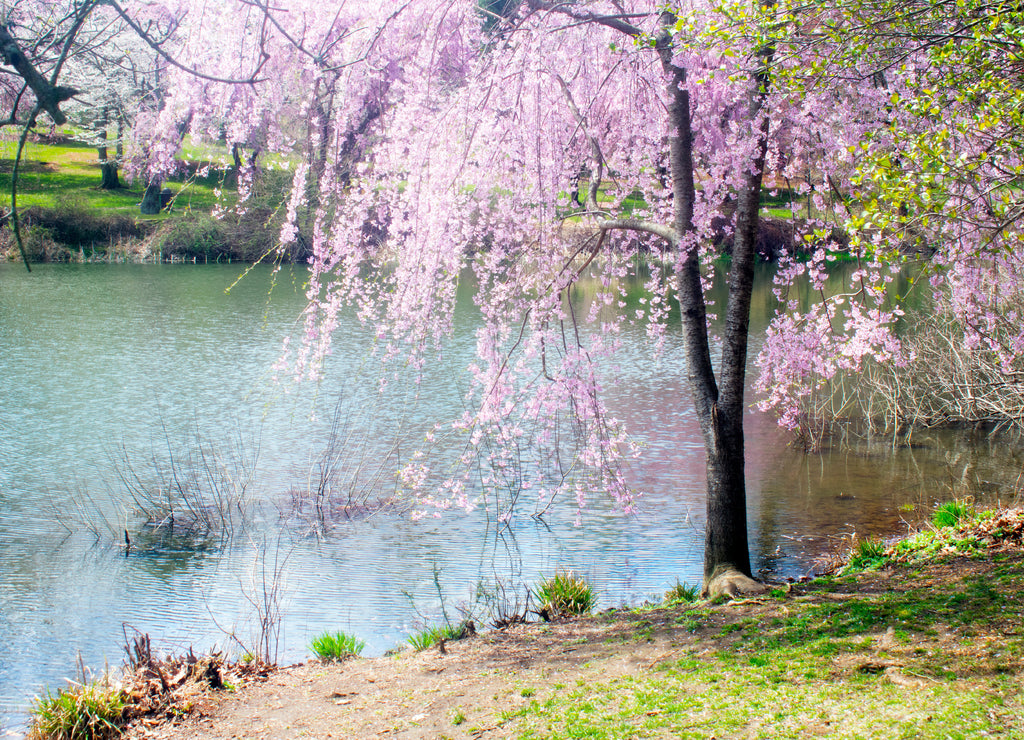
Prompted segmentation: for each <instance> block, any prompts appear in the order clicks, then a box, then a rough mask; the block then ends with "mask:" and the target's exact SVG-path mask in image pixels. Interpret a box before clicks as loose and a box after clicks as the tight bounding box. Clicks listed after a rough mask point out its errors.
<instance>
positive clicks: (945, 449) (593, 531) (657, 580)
mask: <svg viewBox="0 0 1024 740" xmlns="http://www.w3.org/2000/svg"><path fill="white" fill-rule="evenodd" d="M239 273H240V268H239V267H237V266H235V267H232V266H204V267H196V266H160V265H130V266H116V265H71V266H39V267H37V268H34V270H33V272H32V274H31V275H29V274H27V273H26V272H25V271H24V268H22V267H19V266H16V265H0V383H2V395H0V398H2V400H0V641H2V644H3V645H4V650H2V651H0V731H3V730H6V731H8V732H10V733H16V732H17V730H18V728H19V727H21V726H22V725H23V723H24V717H25V711H26V709H27V706H28V702H29V700H30V698H31V696H33V695H34V694H35V693H37V692H39V691H40V690H41V689H42V687H44V686H47V685H48V686H57V685H59V684H60V682H61V680H62V679H63V678H64V677H67V676H71V675H73V673H74V665H75V663H76V660H77V657H78V655H79V654H80V655H81V656H82V659H83V660H84V662H85V663H86V664H87V665H90V666H95V667H99V666H103V665H104V663H109V664H110V665H113V666H116V665H118V664H120V662H121V660H122V657H123V653H122V648H121V645H123V643H124V636H125V634H128V635H131V634H134V631H135V630H138V631H141V632H148V633H149V634H150V635H152V636H153V639H154V644H155V645H157V646H158V647H159V648H160V649H161V650H166V651H176V650H184V649H187V648H188V647H189V646H190V645H192V646H195V647H196V649H197V650H201V649H209V648H210V647H212V646H214V645H215V644H216V645H220V646H225V647H227V648H228V649H231V650H235V651H237V650H239V649H240V646H241V645H244V646H250V645H252V644H254V640H255V636H256V633H257V631H256V629H255V619H256V616H257V615H256V614H255V610H254V608H253V605H252V601H253V599H254V598H255V597H256V596H258V595H261V594H262V591H263V588H264V587H265V586H266V585H267V584H269V583H272V582H273V583H277V584H278V585H279V588H280V592H279V593H280V599H279V604H280V607H281V614H282V616H283V621H282V623H281V632H280V635H279V636H278V637H279V639H278V640H276V644H277V646H278V658H279V660H280V661H282V662H293V661H297V660H301V659H302V658H303V657H304V656H305V655H306V653H307V650H306V645H307V644H308V642H309V640H310V638H311V637H312V636H314V635H316V634H318V633H320V632H322V631H324V630H326V629H344V630H346V631H348V632H351V633H354V634H356V635H358V636H359V637H360V638H362V639H364V640H365V641H366V642H367V652H369V653H380V652H382V651H384V650H385V649H387V648H389V647H392V646H393V645H395V644H396V643H398V642H399V641H401V640H402V639H404V637H405V636H406V635H408V634H409V633H410V632H412V631H414V630H416V629H418V628H420V627H422V626H423V625H424V623H428V622H434V621H436V620H438V619H440V618H441V614H442V611H443V610H447V612H448V613H449V615H450V616H453V617H454V616H455V615H456V614H457V613H458V609H459V608H460V607H461V608H469V607H472V605H473V604H474V603H476V604H479V603H480V602H481V601H484V600H486V597H487V594H488V593H490V591H491V589H492V588H493V584H494V583H495V582H497V581H501V582H504V583H506V584H517V583H523V582H527V583H529V582H533V581H534V580H536V578H537V577H538V575H539V574H550V573H551V572H552V571H553V570H554V569H555V568H556V567H558V568H573V569H576V570H577V571H580V572H583V573H585V574H586V575H587V576H588V577H589V578H590V579H591V580H592V581H593V582H594V583H595V584H596V586H597V588H598V590H599V592H600V594H601V605H602V606H610V605H618V604H620V603H622V602H635V601H639V600H642V599H644V598H647V597H651V596H652V595H655V594H659V593H661V592H663V591H664V590H665V589H666V588H667V587H669V586H670V585H672V584H673V583H675V580H676V578H680V579H682V580H683V581H690V582H697V581H699V578H700V560H701V555H702V517H703V497H702V493H703V463H702V450H701V443H700V438H699V435H698V433H697V426H696V421H695V419H694V418H693V413H692V410H691V408H690V404H689V402H688V400H687V395H686V393H685V389H684V387H683V378H682V371H681V348H680V346H679V344H678V343H677V342H676V341H675V339H674V338H672V337H670V341H669V343H668V346H667V348H666V349H665V351H664V352H663V353H662V354H661V355H660V356H659V357H657V358H656V359H652V357H651V353H650V348H649V346H648V345H647V343H646V340H645V339H644V337H643V335H642V331H638V332H637V334H636V335H635V336H629V335H627V337H626V347H625V349H624V355H623V358H622V361H621V362H620V363H619V367H618V369H617V370H616V371H615V372H614V373H612V374H611V375H610V376H609V377H608V378H607V381H606V384H607V386H608V388H609V392H608V396H607V400H608V403H609V405H610V406H611V408H612V410H613V412H614V413H615V414H616V415H618V416H619V417H620V418H623V419H624V420H625V421H626V422H627V423H628V424H629V426H630V428H631V429H632V431H633V433H634V434H635V436H636V437H637V439H638V440H639V441H640V442H641V443H642V444H643V445H644V448H645V451H644V455H643V457H642V458H641V459H640V460H638V461H636V462H635V463H633V464H632V467H631V469H630V471H629V475H630V477H631V480H632V483H633V484H634V486H635V487H636V488H637V489H639V490H643V491H647V492H649V493H648V495H646V496H645V498H644V499H643V500H642V503H641V511H640V513H639V514H638V515H636V516H634V517H624V516H620V515H616V514H613V513H609V512H607V511H604V510H600V509H595V510H594V511H592V512H590V513H588V514H587V515H586V516H584V518H583V521H582V524H581V526H574V524H573V519H574V517H575V511H574V510H571V509H568V508H566V509H561V508H559V507H557V506H556V507H554V508H553V509H552V510H551V511H550V512H549V514H548V515H547V516H546V517H545V518H544V520H543V521H538V520H535V519H532V518H530V517H529V516H527V514H528V513H529V511H526V512H525V513H524V514H523V515H522V516H520V517H518V518H516V519H514V520H513V521H512V526H510V527H509V528H508V529H506V530H504V531H503V532H502V534H501V535H500V536H496V535H495V534H494V530H493V527H491V526H489V522H488V518H487V515H486V513H484V512H480V513H477V514H474V515H470V516H451V517H448V518H445V519H443V520H440V521H438V520H428V521H422V522H418V523H417V522H413V521H411V520H410V518H409V517H408V516H407V515H405V514H404V513H401V512H396V511H392V512H388V511H384V512H378V513H376V514H374V515H373V516H369V517H355V518H353V519H351V520H347V519H345V518H344V517H339V516H334V517H331V516H328V517H327V524H328V526H326V527H324V526H318V523H317V519H316V517H314V516H312V515H311V513H310V509H309V508H308V506H303V505H302V502H303V501H304V500H308V496H305V497H304V495H303V494H304V493H308V492H309V491H310V490H311V489H313V490H315V488H316V482H317V480H318V473H317V471H318V470H319V468H318V466H317V461H318V460H319V459H321V458H322V456H323V453H324V451H325V450H326V449H329V448H330V447H331V445H332V440H334V442H335V444H334V447H335V449H337V450H339V451H342V450H343V451H344V454H343V455H339V456H338V462H337V465H336V467H335V470H336V472H337V474H338V479H339V480H342V481H343V482H349V483H352V485H353V486H354V487H353V488H352V490H353V495H354V496H355V499H356V500H360V499H361V498H362V496H363V495H364V494H365V495H369V496H370V497H371V499H374V498H379V497H382V496H387V495H388V494H389V493H390V492H392V491H393V490H394V485H395V484H394V478H393V476H392V475H391V474H390V469H389V465H391V464H392V463H393V462H394V461H396V460H400V459H403V458H404V456H405V455H406V454H408V452H410V451H411V450H412V449H413V447H414V445H415V444H416V443H417V440H420V439H422V437H423V434H424V432H425V431H426V429H427V428H428V427H429V425H430V424H431V423H432V422H434V421H437V420H444V419H450V418H454V417H455V416H456V415H457V414H458V413H459V410H460V409H461V399H462V395H463V393H464V391H465V388H464V386H463V383H462V381H460V377H461V374H460V371H461V370H462V368H464V367H465V365H466V362H467V361H468V359H469V355H470V353H471V351H472V346H473V337H472V329H473V326H474V315H473V312H472V308H471V302H470V301H469V296H468V295H465V296H462V298H463V299H464V300H462V301H461V303H460V306H461V309H460V310H461V311H462V313H461V315H460V316H459V317H458V321H457V324H458V326H459V332H458V336H457V337H456V339H455V341H453V343H452V345H451V346H450V347H449V348H448V349H447V350H446V352H445V354H444V356H443V357H441V358H439V359H437V360H436V361H434V362H433V363H432V364H431V366H430V368H429V369H428V372H427V375H426V377H425V378H424V380H423V381H422V382H421V383H420V384H419V385H418V386H413V385H412V384H409V383H402V382H401V378H397V379H396V380H395V381H393V382H392V383H390V385H389V388H390V390H389V392H388V394H386V395H385V396H379V395H378V393H377V388H378V385H379V372H378V366H377V364H376V363H375V361H374V360H373V358H372V357H371V356H370V355H369V353H368V347H369V346H370V339H371V337H370V336H369V334H368V333H367V332H365V331H364V330H362V329H360V328H359V327H358V325H357V324H356V323H355V322H353V321H348V322H347V323H345V324H344V326H343V327H342V329H341V331H340V332H339V334H338V338H337V343H336V346H335V352H334V355H333V358H332V361H331V363H332V364H331V366H330V370H329V373H328V377H327V379H326V380H325V382H324V383H322V384H321V385H320V386H319V388H317V387H311V386H301V387H292V386H291V384H287V383H286V384H283V385H282V384H277V383H275V382H274V381H273V379H272V377H271V371H270V368H271V365H272V364H273V362H274V361H275V360H276V359H277V357H278V355H279V353H280V350H281V340H282V337H284V336H285V335H286V334H288V333H289V332H291V331H293V330H294V329H295V327H296V317H297V316H298V314H299V312H300V310H301V308H302V305H303V299H302V295H301V282H302V279H303V275H302V273H301V271H300V272H296V273H290V272H287V271H285V272H283V273H281V274H280V275H278V277H277V279H276V285H274V286H273V290H272V291H271V287H272V285H271V284H272V277H271V273H270V271H269V270H263V269H256V270H254V271H253V272H252V273H251V274H249V275H248V276H247V277H246V278H245V279H244V280H242V281H241V282H239V283H238V284H237V285H235V287H234V288H232V290H231V291H230V292H225V289H226V288H227V287H228V286H230V285H232V283H234V282H235V280H236V278H237V277H238V275H239ZM767 295H768V293H767V289H764V290H761V291H760V292H759V293H758V296H757V298H756V300H755V310H756V307H757V306H758V305H762V306H763V305H765V304H767V302H768V299H767V297H766V296H767ZM763 322H764V318H763V317H756V316H755V320H754V323H755V326H761V327H763ZM335 409H337V410H338V413H337V414H335V413H334V410H335ZM335 420H336V421H335ZM332 422H335V423H333V429H334V431H333V433H332ZM748 429H749V435H750V437H749V442H748V451H749V456H750V460H749V463H748V481H749V482H748V485H749V499H750V501H749V516H750V523H751V527H750V538H751V547H752V553H753V557H754V560H755V564H754V567H755V568H756V569H769V570H772V571H774V572H775V573H777V574H779V575H781V576H787V575H788V576H796V575H800V574H803V573H805V572H807V571H808V570H809V569H810V568H811V567H812V564H813V562H814V560H815V558H817V557H820V556H821V555H822V554H823V553H827V552H829V551H830V550H832V549H835V548H838V547H840V546H841V543H842V542H843V539H842V538H843V537H844V536H847V535H849V534H850V533H852V532H854V531H856V532H857V533H858V534H862V535H863V534H868V533H876V532H878V533H891V532H894V531H897V530H898V529H900V528H901V526H902V524H901V519H902V518H904V517H906V518H908V519H910V520H914V519H917V518H919V517H921V516H924V515H925V514H926V512H927V508H928V507H930V506H931V505H933V504H934V502H935V501H936V500H941V499H945V498H949V497H951V496H952V495H963V494H972V495H976V496H979V497H986V498H988V499H1001V500H1002V501H1003V502H1004V503H1005V502H1009V501H1012V500H1013V499H1014V497H1015V495H1016V488H1015V485H1016V483H1015V481H1016V478H1017V474H1018V472H1019V471H1020V469H1021V460H1020V454H1019V452H1018V450H1017V448H1016V446H1014V445H1011V444H1004V443H1000V442H995V441H990V440H987V439H985V438H984V437H977V438H973V437H972V436H970V435H966V434H961V435H954V434H949V433H942V434H924V435H920V436H919V437H917V438H916V440H915V444H914V446H913V447H911V448H904V449H898V450H893V449H892V448H891V447H889V446H888V445H886V444H884V443H881V444H878V445H876V446H871V445H864V446H861V447H860V448H858V449H856V450H845V451H838V450H837V451H834V452H826V453H824V454H822V455H815V456H808V455H804V454H801V453H799V452H797V451H794V450H792V449H790V448H789V447H788V446H787V442H788V440H787V438H786V437H785V436H784V435H783V434H781V433H780V432H779V431H778V430H777V429H776V428H775V426H774V424H773V422H772V421H771V420H770V419H768V418H765V417H763V416H761V415H759V414H757V413H755V412H753V411H751V413H750V417H749V419H748ZM200 451H203V453H204V454H205V455H207V457H206V458H201V457H200V456H199V453H200ZM257 451H258V456H257V455H256V454H255V453H256V452H257ZM214 456H216V458H217V460H218V461H219V462H218V464H223V465H224V469H225V470H228V471H230V472H232V473H233V474H235V473H237V474H238V475H241V472H240V471H246V470H249V468H247V466H246V464H245V463H244V461H245V460H250V461H251V460H253V459H256V460H257V462H256V467H255V470H250V473H251V477H252V482H251V484H250V485H249V487H248V489H247V499H246V500H247V501H248V502H249V503H248V504H247V508H246V516H245V517H244V518H245V519H246V521H249V522H251V524H250V525H249V526H246V527H244V528H243V527H241V526H240V525H238V524H237V522H239V521H241V520H242V519H243V516H242V513H241V512H237V514H236V517H235V520H234V521H235V522H236V526H235V527H234V528H228V530H227V533H225V530H224V529H223V528H222V529H221V530H220V531H219V533H217V534H212V535H204V536H184V535H180V534H174V535H173V536H171V535H168V534H167V532H166V530H161V531H155V530H152V529H146V528H141V529H140V528H139V526H138V520H137V517H136V515H135V514H133V513H131V512H129V511H128V507H127V506H126V504H125V503H124V502H125V501H126V500H127V499H126V487H125V484H124V481H123V480H122V478H128V479H129V481H130V480H131V479H132V476H133V475H137V476H138V478H139V479H140V480H141V479H146V480H153V479H155V478H156V477H159V476H157V475H156V471H159V470H164V471H165V472H166V469H167V461H168V460H170V459H172V458H173V459H174V460H175V461H176V463H177V465H178V466H179V468H186V469H187V468H189V466H190V465H192V468H191V469H193V470H196V469H198V470H200V471H202V470H207V469H209V468H203V467H202V466H199V467H198V468H197V467H196V466H195V463H196V462H197V461H199V462H200V463H201V462H202V460H203V459H207V460H210V459H212V458H213V457H214ZM220 485H221V486H224V483H223V481H220ZM335 513H336V514H337V512H335ZM357 513H358V512H357ZM126 525H127V526H128V527H129V528H130V529H131V531H132V532H133V533H134V535H133V536H134V543H133V544H134V546H133V548H132V550H131V551H130V553H129V555H128V556H127V557H126V556H125V554H124V549H123V547H121V546H120V545H121V542H122V540H123V530H124V528H125V526H126ZM178 532H179V533H180V527H179V529H178ZM229 535H233V536H229ZM479 608H480V607H479V606H477V609H478V613H479ZM232 635H233V637H232Z"/></svg>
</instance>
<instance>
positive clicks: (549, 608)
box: [536, 570, 597, 616]
mask: <svg viewBox="0 0 1024 740" xmlns="http://www.w3.org/2000/svg"><path fill="white" fill-rule="evenodd" d="M536 596H537V601H538V602H540V605H541V611H542V612H545V611H546V612H547V613H548V614H549V615H550V616H575V615H579V614H588V613H589V612H590V611H591V610H592V609H593V608H594V604H595V603H597V595H596V594H595V593H594V589H593V587H592V586H591V585H590V584H589V583H587V581H586V579H584V578H583V577H582V576H578V575H576V574H575V573H573V572H572V571H571V570H570V571H562V572H558V571H556V572H555V575H554V576H553V577H551V578H546V579H542V580H541V581H540V583H538V584H537V588H536Z"/></svg>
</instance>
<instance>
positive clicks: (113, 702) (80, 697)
mask: <svg viewBox="0 0 1024 740" xmlns="http://www.w3.org/2000/svg"><path fill="white" fill-rule="evenodd" d="M124 709H125V702H124V695H123V694H122V692H121V691H119V690H115V689H113V688H111V686H110V685H109V684H108V683H106V682H105V681H104V682H100V681H95V682H92V683H87V684H84V685H72V686H69V687H68V688H65V689H58V690H57V693H56V694H53V693H50V691H49V689H47V690H46V692H45V693H44V694H43V695H42V696H40V697H38V698H36V700H35V702H34V706H33V707H32V730H31V734H30V737H32V738H37V739H38V740H85V739H86V738H88V740H103V738H113V737H118V736H119V735H120V734H121V723H122V721H123V719H124Z"/></svg>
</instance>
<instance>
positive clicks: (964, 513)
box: [932, 499, 974, 527]
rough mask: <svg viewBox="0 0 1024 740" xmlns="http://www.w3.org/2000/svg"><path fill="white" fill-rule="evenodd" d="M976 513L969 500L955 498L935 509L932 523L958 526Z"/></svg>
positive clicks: (938, 525)
mask: <svg viewBox="0 0 1024 740" xmlns="http://www.w3.org/2000/svg"><path fill="white" fill-rule="evenodd" d="M973 515H974V508H973V507H972V506H971V504H970V503H969V502H967V501H963V500H960V499H954V500H953V501H947V502H946V503H944V504H942V506H940V507H939V508H937V509H936V510H935V513H934V514H933V515H932V524H934V525H935V526H936V527H958V526H960V524H962V523H963V522H964V521H965V520H967V519H970V518H971V517H972V516H973Z"/></svg>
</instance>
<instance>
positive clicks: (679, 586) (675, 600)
mask: <svg viewBox="0 0 1024 740" xmlns="http://www.w3.org/2000/svg"><path fill="white" fill-rule="evenodd" d="M699 599H700V586H691V585H690V584H689V583H682V582H681V581H680V580H679V579H678V578H677V579H676V585H675V586H673V587H672V588H670V589H669V590H668V591H666V592H665V601H664V603H665V604H668V605H669V606H672V605H674V604H692V603H694V602H696V601H697V600H699Z"/></svg>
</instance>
